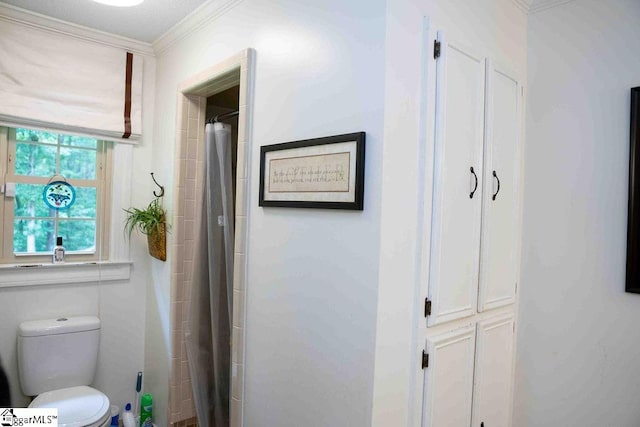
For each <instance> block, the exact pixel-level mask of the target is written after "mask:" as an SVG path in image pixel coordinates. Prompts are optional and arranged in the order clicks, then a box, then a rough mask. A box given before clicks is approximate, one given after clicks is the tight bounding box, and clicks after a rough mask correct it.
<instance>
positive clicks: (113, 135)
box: [0, 22, 143, 142]
mask: <svg viewBox="0 0 640 427" xmlns="http://www.w3.org/2000/svg"><path fill="white" fill-rule="evenodd" d="M142 67H143V58H142V56H141V55H133V54H132V53H130V52H126V51H124V50H122V49H119V48H115V47H111V46H106V45H102V44H98V43H94V42H90V41H86V40H82V39H78V38H75V37H70V36H66V35H64V34H60V33H55V32H51V31H46V30H41V29H36V28H32V27H27V26H23V25H17V24H9V23H4V22H3V25H2V27H0V124H3V125H8V126H13V127H16V126H18V127H19V126H23V127H32V128H39V129H49V130H56V131H66V132H69V133H80V134H85V135H90V136H95V137H98V138H101V139H108V140H120V141H130V142H133V141H136V140H138V139H140V136H141V134H142Z"/></svg>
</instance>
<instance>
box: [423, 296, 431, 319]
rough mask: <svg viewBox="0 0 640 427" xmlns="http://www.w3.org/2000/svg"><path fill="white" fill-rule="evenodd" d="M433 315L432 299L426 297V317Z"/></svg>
mask: <svg viewBox="0 0 640 427" xmlns="http://www.w3.org/2000/svg"><path fill="white" fill-rule="evenodd" d="M427 316H431V301H429V298H425V299H424V317H427Z"/></svg>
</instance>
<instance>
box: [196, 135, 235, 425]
mask: <svg viewBox="0 0 640 427" xmlns="http://www.w3.org/2000/svg"><path fill="white" fill-rule="evenodd" d="M231 148H232V147H231V126H229V125H227V124H223V123H214V124H207V125H206V128H205V151H206V161H205V167H206V170H205V179H204V185H203V187H204V188H203V191H204V194H203V195H202V197H201V200H202V201H203V203H202V215H201V221H200V231H199V232H198V233H197V235H196V237H195V239H196V242H195V248H196V253H195V254H194V266H193V281H192V285H191V297H190V299H189V301H190V303H189V316H188V321H187V325H186V328H185V340H186V347H187V358H188V361H189V372H190V374H191V383H192V389H193V402H194V404H195V407H196V413H197V415H198V424H199V425H200V426H201V427H227V426H229V402H230V390H231V383H230V371H231V328H232V326H233V324H232V320H231V319H232V318H233V313H232V309H233V302H232V301H233V299H232V298H233V238H234V211H233V200H234V197H233V180H232V176H231V175H232V174H231Z"/></svg>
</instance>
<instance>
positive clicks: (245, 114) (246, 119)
mask: <svg viewBox="0 0 640 427" xmlns="http://www.w3.org/2000/svg"><path fill="white" fill-rule="evenodd" d="M253 58H254V51H253V50H252V49H246V50H244V51H242V52H240V53H239V54H237V55H234V56H233V57H231V58H228V59H227V60H225V61H223V62H222V63H219V64H217V65H215V66H213V67H210V68H207V69H205V70H203V71H201V72H199V73H198V74H196V75H195V76H193V77H191V78H189V79H187V80H186V81H184V82H183V83H182V84H181V85H180V87H179V89H178V99H177V108H176V114H177V126H176V155H175V162H176V163H175V171H176V172H175V174H176V180H175V183H176V184H175V198H174V217H173V228H174V230H175V232H174V242H173V248H172V250H173V254H175V256H174V257H173V263H172V265H171V296H170V298H171V322H170V324H171V335H170V336H171V340H172V342H171V349H172V354H171V373H170V377H169V378H170V389H169V408H168V409H169V414H168V415H169V417H168V418H169V423H170V425H172V426H178V425H179V426H196V425H198V424H197V416H196V410H195V406H194V402H195V400H194V397H193V390H192V383H191V376H190V374H189V364H188V360H187V351H186V344H185V335H184V332H185V327H186V324H187V320H188V318H189V317H188V310H189V305H190V303H191V301H190V298H191V284H192V281H193V276H192V271H193V264H194V260H195V259H196V257H195V251H196V247H195V242H196V240H195V237H196V236H197V232H198V227H199V223H200V215H201V214H200V210H201V209H200V206H201V205H198V202H201V201H198V200H197V198H198V195H200V194H202V189H203V185H204V173H203V172H201V171H202V170H203V164H204V156H205V124H206V122H207V121H208V120H209V119H211V118H212V117H215V116H220V117H222V114H224V113H230V112H233V111H237V112H238V113H237V115H231V117H228V118H222V119H221V120H220V121H221V122H223V123H227V124H229V125H231V138H230V141H231V144H232V148H231V156H232V161H231V164H232V177H233V188H234V192H233V206H234V209H233V211H234V214H233V216H234V218H233V223H234V238H233V241H234V243H233V268H232V270H233V291H232V293H233V296H232V313H233V316H232V318H231V319H230V321H231V333H230V338H231V353H230V359H231V360H230V367H231V372H230V384H229V387H230V393H229V406H230V407H229V413H230V425H242V403H243V395H244V392H243V388H244V375H243V373H244V337H245V323H244V319H245V313H244V307H245V296H246V292H245V291H246V282H245V278H246V274H245V273H246V268H247V267H246V266H247V256H246V247H247V245H246V241H247V229H248V221H247V220H248V217H249V215H248V213H249V212H248V208H249V204H248V196H249V187H248V182H249V153H250V149H249V147H250V146H251V132H250V129H251V126H250V119H251V99H252V92H253V88H252V76H253V64H254V59H253Z"/></svg>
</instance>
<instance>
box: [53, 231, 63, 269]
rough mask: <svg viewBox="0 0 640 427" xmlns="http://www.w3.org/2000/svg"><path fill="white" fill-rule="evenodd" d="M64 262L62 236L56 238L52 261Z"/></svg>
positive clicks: (55, 262)
mask: <svg viewBox="0 0 640 427" xmlns="http://www.w3.org/2000/svg"><path fill="white" fill-rule="evenodd" d="M63 262H64V246H62V237H58V238H57V239H56V246H55V247H54V248H53V263H54V264H61V263H63Z"/></svg>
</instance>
